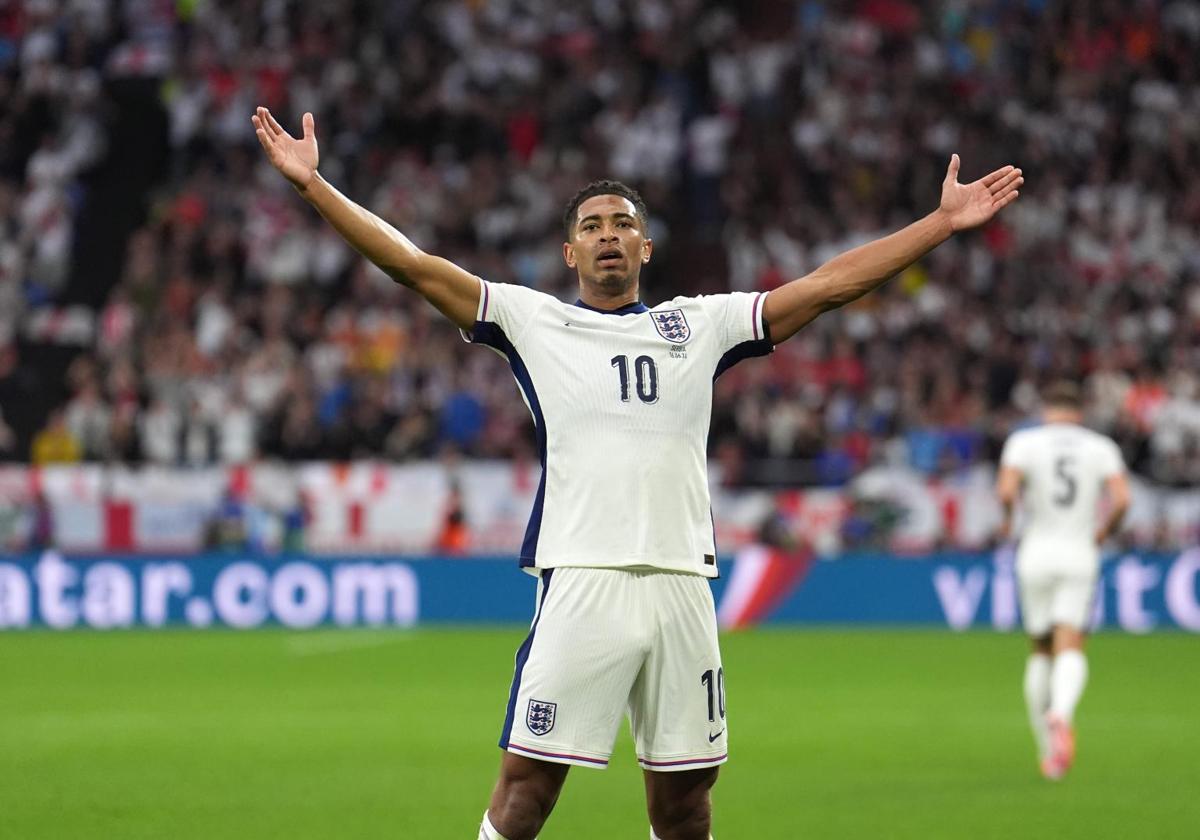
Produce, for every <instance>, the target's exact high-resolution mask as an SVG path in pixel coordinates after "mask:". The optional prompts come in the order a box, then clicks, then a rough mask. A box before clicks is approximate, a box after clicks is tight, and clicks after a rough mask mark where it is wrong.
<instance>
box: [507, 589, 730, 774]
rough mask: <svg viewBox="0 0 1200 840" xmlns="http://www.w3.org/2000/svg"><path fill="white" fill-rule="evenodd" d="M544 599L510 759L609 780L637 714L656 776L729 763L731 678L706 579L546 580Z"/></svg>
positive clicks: (524, 660)
mask: <svg viewBox="0 0 1200 840" xmlns="http://www.w3.org/2000/svg"><path fill="white" fill-rule="evenodd" d="M537 599H538V600H537V612H536V614H535V616H534V619H533V625H532V626H531V628H530V630H529V636H528V638H526V639H525V643H524V644H522V645H521V648H520V649H519V650H518V651H517V657H516V668H515V672H514V674H513V682H512V689H511V691H510V692H509V700H508V712H507V714H506V716H505V720H504V731H503V733H502V734H501V736H500V747H501V748H502V749H505V750H508V751H509V752H512V753H516V754H517V755H524V756H527V757H529V758H536V759H540V760H543V761H553V762H558V763H562V764H578V765H580V766H583V767H601V768H603V767H606V766H607V765H608V759H609V756H611V755H612V749H613V743H614V741H615V740H616V737H617V730H618V728H619V727H620V724H621V719H622V718H623V717H624V716H625V715H626V714H628V715H629V721H630V726H631V729H632V730H633V738H634V742H635V744H636V748H637V757H638V763H640V764H641V765H642V767H643V768H645V769H647V770H662V771H672V770H694V769H697V768H700V767H712V766H714V765H717V764H721V763H723V762H724V761H725V759H726V756H727V751H726V743H727V739H728V732H727V731H726V726H725V674H724V671H723V670H722V668H721V652H720V650H719V648H718V645H717V622H716V611H715V609H714V606H713V598H712V590H711V589H710V588H709V583H708V579H707V578H704V577H701V576H700V575H691V574H684V573H679V572H666V571H660V570H655V569H594V568H574V567H563V568H557V569H546V570H543V571H542V573H541V578H540V580H539V583H538V595H537Z"/></svg>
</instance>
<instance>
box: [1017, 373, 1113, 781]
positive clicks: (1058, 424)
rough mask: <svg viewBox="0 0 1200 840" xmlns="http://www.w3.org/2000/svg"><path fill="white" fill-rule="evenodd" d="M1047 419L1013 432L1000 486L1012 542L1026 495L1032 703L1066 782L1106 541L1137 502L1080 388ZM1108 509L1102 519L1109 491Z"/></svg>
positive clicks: (1053, 390)
mask: <svg viewBox="0 0 1200 840" xmlns="http://www.w3.org/2000/svg"><path fill="white" fill-rule="evenodd" d="M1042 401H1043V404H1044V406H1045V408H1044V413H1043V420H1044V423H1043V425H1041V426H1037V427H1035V428H1031V429H1022V430H1020V431H1017V432H1014V433H1013V434H1012V436H1011V437H1009V439H1008V440H1007V441H1006V442H1005V444H1004V450H1003V452H1002V453H1001V455H1000V474H999V476H998V478H997V485H996V491H997V495H999V497H1000V503H1001V506H1002V507H1003V510H1004V516H1003V520H1002V522H1001V524H1000V532H999V533H1000V537H1001V539H1007V537H1008V534H1009V532H1010V530H1011V527H1012V518H1013V508H1014V507H1015V505H1016V503H1017V500H1018V498H1019V499H1020V501H1021V502H1022V508H1023V510H1024V513H1025V525H1024V532H1023V533H1022V535H1021V542H1020V547H1019V548H1018V549H1017V581H1018V584H1019V590H1020V597H1021V612H1022V616H1023V619H1024V623H1025V630H1026V632H1027V633H1028V634H1029V638H1030V641H1031V643H1032V647H1033V650H1032V652H1031V653H1030V656H1029V659H1028V660H1027V661H1026V663H1025V704H1026V707H1027V708H1028V710H1029V723H1030V726H1031V727H1032V728H1033V737H1034V741H1035V743H1036V745H1037V749H1038V757H1039V760H1040V762H1041V769H1042V775H1044V776H1045V777H1046V778H1048V779H1060V778H1062V776H1063V775H1064V774H1065V773H1066V772H1067V771H1068V770H1069V769H1070V768H1071V764H1072V763H1073V762H1074V760H1075V729H1074V719H1075V707H1076V705H1078V703H1079V698H1080V697H1081V696H1082V695H1083V688H1084V685H1085V684H1086V683H1087V675H1088V666H1087V658H1086V657H1085V656H1084V653H1083V642H1084V635H1085V632H1086V630H1087V626H1088V620H1089V618H1090V617H1091V614H1092V607H1093V604H1094V602H1095V597H1096V582H1097V580H1098V577H1099V570H1100V547H1101V546H1102V545H1104V542H1105V541H1106V540H1107V539H1108V538H1109V537H1110V536H1111V535H1112V534H1113V533H1114V531H1115V530H1116V529H1117V526H1119V525H1120V523H1121V519H1122V517H1124V515H1125V511H1126V510H1128V508H1129V481H1128V479H1127V478H1126V475H1125V466H1124V463H1123V462H1122V460H1121V451H1120V450H1119V449H1118V448H1117V445H1116V444H1115V443H1113V442H1112V441H1111V440H1110V439H1109V438H1106V437H1105V436H1104V435H1101V434H1099V433H1098V432H1093V431H1091V430H1090V429H1086V428H1084V427H1083V426H1081V425H1080V423H1081V422H1082V420H1083V414H1082V411H1081V406H1080V395H1079V388H1078V386H1076V385H1075V384H1074V383H1073V382H1056V383H1054V384H1053V385H1051V386H1050V387H1049V388H1047V389H1046V391H1045V393H1044V394H1043V397H1042ZM1104 493H1107V496H1108V513H1107V514H1106V515H1105V516H1104V520H1103V523H1101V522H1100V501H1101V496H1102V494H1104Z"/></svg>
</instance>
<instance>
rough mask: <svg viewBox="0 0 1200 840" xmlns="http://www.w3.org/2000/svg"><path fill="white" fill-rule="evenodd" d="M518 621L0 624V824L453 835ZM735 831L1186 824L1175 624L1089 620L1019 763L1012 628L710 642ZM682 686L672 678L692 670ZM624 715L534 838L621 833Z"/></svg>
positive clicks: (505, 676) (493, 753)
mask: <svg viewBox="0 0 1200 840" xmlns="http://www.w3.org/2000/svg"><path fill="white" fill-rule="evenodd" d="M524 632H525V631H524V630H522V629H497V630H425V629H422V630H417V631H411V632H406V631H394V632H375V631H370V632H368V631H320V632H309V633H288V632H282V631H259V632H251V633H242V634H239V633H234V632H222V631H216V632H189V631H179V632H159V633H149V632H116V633H107V634H102V633H95V632H80V633H72V634H62V635H60V634H54V633H49V632H30V633H9V634H0V837H4V838H21V840H26V838H57V837H63V838H93V837H96V838H99V837H104V838H109V837H119V838H161V837H171V838H197V840H200V839H201V838H202V839H203V840H211V838H243V837H245V838H260V839H262V840H265V839H266V838H288V840H298V838H339V840H348V838H384V837H387V838H395V837H403V838H431V840H440V839H441V838H447V840H449V839H450V838H464V840H465V838H474V837H475V833H476V828H477V825H478V822H479V817H480V815H481V814H482V813H483V810H484V807H485V806H486V803H487V799H488V794H489V792H490V790H491V785H492V782H493V779H494V776H495V772H496V769H497V766H498V763H499V757H500V752H499V750H498V749H497V748H496V747H495V739H496V737H497V734H498V731H499V728H500V723H501V719H502V715H503V709H504V703H505V699H506V696H507V690H508V683H509V679H510V677H511V671H512V655H513V652H514V651H515V649H516V647H517V646H518V645H519V643H520V641H521V639H522V638H523V636H524ZM723 647H724V654H725V666H726V667H725V671H726V683H727V693H728V698H729V710H730V714H731V727H730V731H731V750H732V760H731V762H730V763H729V764H727V765H726V766H725V768H724V769H723V770H722V774H721V781H720V783H719V784H718V786H717V788H716V791H715V794H714V802H715V807H716V821H715V825H714V833H715V835H716V837H718V838H719V840H737V839H738V838H755V839H756V840H758V838H793V837H811V838H858V837H862V838H876V837H887V838H934V837H946V838H965V837H970V838H976V840H978V838H1012V837H1030V838H1039V837H1055V838H1075V837H1078V838H1089V839H1090V838H1093V837H1154V838H1176V837H1177V838H1185V837H1186V838H1193V837H1196V836H1197V835H1196V831H1197V828H1196V826H1197V825H1200V798H1198V797H1197V796H1196V791H1197V789H1198V784H1200V771H1197V769H1196V768H1197V765H1198V758H1200V726H1198V722H1200V715H1198V714H1197V711H1196V710H1197V708H1198V699H1197V698H1200V669H1197V668H1196V663H1197V661H1198V659H1197V653H1198V651H1200V640H1197V639H1196V638H1195V637H1188V636H1184V635H1177V634H1163V635H1154V636H1147V637H1130V636H1118V635H1101V636H1098V637H1096V638H1095V639H1093V641H1092V644H1091V651H1090V661H1091V666H1092V680H1091V684H1090V685H1089V687H1088V691H1087V694H1086V695H1085V696H1084V700H1083V704H1082V707H1081V710H1080V713H1079V719H1078V728H1079V761H1078V764H1077V767H1076V769H1075V770H1074V771H1073V772H1072V774H1071V775H1070V776H1069V777H1068V778H1067V779H1066V780H1065V781H1063V782H1061V783H1058V784H1053V783H1048V782H1045V781H1043V780H1042V779H1041V778H1040V777H1039V776H1038V775H1037V772H1036V768H1035V763H1034V759H1033V750H1032V746H1031V741H1030V736H1029V734H1028V732H1027V730H1026V724H1025V712H1024V706H1023V701H1022V699H1021V673H1022V667H1023V661H1024V650H1025V647H1024V642H1023V641H1022V639H1021V638H1020V637H1018V636H1016V635H1008V636H1004V635H995V634H990V633H988V634H985V633H971V634H965V635H951V634H949V633H943V632H932V631H879V630H872V631H855V630H848V631H840V630H823V631H797V630H764V631H757V632H750V633H741V634H734V635H729V636H726V637H725V639H724V640H723ZM700 688H701V687H700V686H699V683H697V689H698V690H700ZM643 814H644V811H643V800H642V783H641V771H640V770H639V769H637V767H636V764H635V762H634V758H633V747H632V743H631V741H630V739H629V737H628V734H627V733H624V734H622V736H621V738H620V739H619V741H618V745H617V749H616V753H615V755H614V757H613V764H612V766H611V767H610V769H608V770H606V771H602V772H601V771H595V770H586V769H583V768H575V769H573V770H572V771H571V774H570V776H569V777H568V779H567V786H566V789H565V791H564V793H563V796H562V799H561V800H560V801H559V805H558V808H557V810H556V812H555V813H554V815H553V817H552V818H551V821H550V823H549V824H548V826H547V829H546V831H544V832H543V834H542V837H543V838H546V840H554V838H574V840H588V839H589V838H605V840H611V838H645V837H646V836H647V834H648V825H647V822H646V819H645V817H644V815H643Z"/></svg>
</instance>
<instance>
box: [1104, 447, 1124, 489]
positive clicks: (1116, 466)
mask: <svg viewBox="0 0 1200 840" xmlns="http://www.w3.org/2000/svg"><path fill="white" fill-rule="evenodd" d="M1103 443H1104V445H1103V446H1102V447H1101V450H1100V451H1101V456H1100V477H1101V478H1106V479H1107V478H1112V477H1113V476H1115V475H1121V474H1122V473H1124V472H1125V459H1124V458H1122V457H1121V448H1120V447H1119V446H1117V444H1116V443H1115V442H1114V441H1112V440H1108V439H1105V440H1104V441H1103Z"/></svg>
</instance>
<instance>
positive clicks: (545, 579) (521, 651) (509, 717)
mask: <svg viewBox="0 0 1200 840" xmlns="http://www.w3.org/2000/svg"><path fill="white" fill-rule="evenodd" d="M553 572H554V570H553V569H545V570H544V571H543V572H542V599H541V600H540V601H539V602H538V608H537V616H536V617H535V618H534V619H533V626H532V627H530V628H529V635H528V636H526V637H525V641H524V642H523V643H522V644H521V647H520V648H518V649H517V659H516V664H515V667H514V669H513V680H512V687H511V688H510V689H509V690H508V711H507V712H506V713H505V715H504V731H503V732H501V733H500V748H501V749H508V739H509V736H511V735H512V727H513V717H514V716H515V715H516V711H517V694H519V693H520V691H521V674H522V673H523V672H524V671H525V663H526V662H527V661H528V660H529V651H530V650H531V649H532V648H533V634H534V633H536V632H537V626H538V622H539V621H541V620H542V608H543V607H544V606H545V605H546V595H547V594H549V592H550V575H551V574H553Z"/></svg>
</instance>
